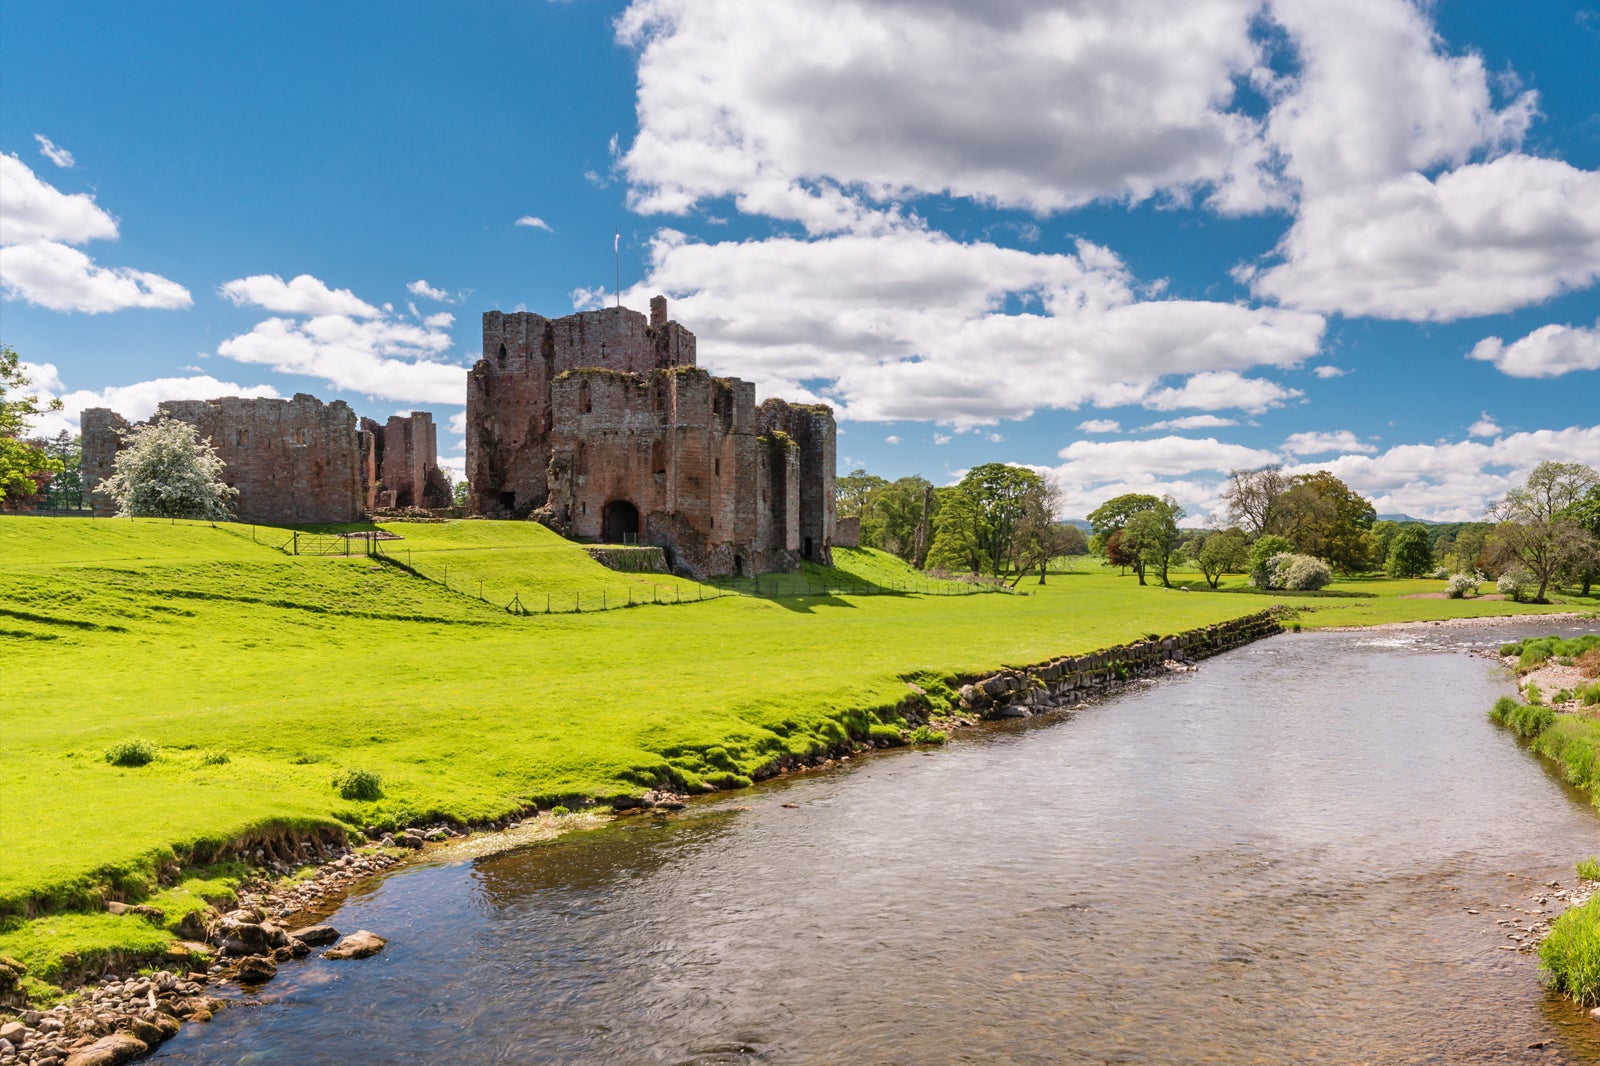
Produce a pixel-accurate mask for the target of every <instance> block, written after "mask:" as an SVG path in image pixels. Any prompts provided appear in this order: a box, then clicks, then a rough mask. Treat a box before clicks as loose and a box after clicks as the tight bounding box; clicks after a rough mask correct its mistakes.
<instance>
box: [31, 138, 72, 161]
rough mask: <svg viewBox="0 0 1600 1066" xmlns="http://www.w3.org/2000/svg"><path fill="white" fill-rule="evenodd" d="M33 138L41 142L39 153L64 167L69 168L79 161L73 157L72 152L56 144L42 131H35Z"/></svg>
mask: <svg viewBox="0 0 1600 1066" xmlns="http://www.w3.org/2000/svg"><path fill="white" fill-rule="evenodd" d="M33 139H34V140H36V141H38V142H39V154H40V155H42V156H44V157H45V158H46V159H48V160H50V162H52V163H54V164H55V165H56V166H58V167H61V168H62V169H68V168H70V167H71V166H72V164H73V163H75V162H77V161H76V160H75V159H73V158H72V153H71V152H69V151H67V150H66V149H65V148H62V147H61V146H60V145H58V144H56V143H55V142H54V141H52V140H51V139H50V138H48V137H46V136H45V135H44V134H42V133H35V134H34V135H33Z"/></svg>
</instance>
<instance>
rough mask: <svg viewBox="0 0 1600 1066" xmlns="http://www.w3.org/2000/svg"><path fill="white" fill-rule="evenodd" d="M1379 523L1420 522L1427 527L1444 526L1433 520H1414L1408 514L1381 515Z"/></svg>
mask: <svg viewBox="0 0 1600 1066" xmlns="http://www.w3.org/2000/svg"><path fill="white" fill-rule="evenodd" d="M1378 521H1380V522H1401V523H1404V522H1420V523H1421V524H1422V525H1425V526H1437V525H1442V524H1443V523H1440V522H1434V521H1431V520H1429V519H1427V518H1412V517H1411V516H1410V515H1408V514H1381V515H1379V516H1378Z"/></svg>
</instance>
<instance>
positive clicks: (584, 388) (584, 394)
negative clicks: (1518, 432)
mask: <svg viewBox="0 0 1600 1066" xmlns="http://www.w3.org/2000/svg"><path fill="white" fill-rule="evenodd" d="M578 408H579V409H580V410H581V411H583V413H584V414H588V413H589V412H590V411H592V410H594V401H593V400H592V399H590V397H589V382H588V381H587V380H585V381H584V382H583V383H582V384H581V385H579V386H578Z"/></svg>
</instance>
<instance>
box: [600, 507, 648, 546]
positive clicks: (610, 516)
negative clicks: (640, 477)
mask: <svg viewBox="0 0 1600 1066" xmlns="http://www.w3.org/2000/svg"><path fill="white" fill-rule="evenodd" d="M601 521H602V523H603V524H602V527H601V534H600V535H601V537H602V538H603V539H604V540H605V542H606V543H607V544H637V543H639V508H637V507H635V506H634V505H633V504H631V503H629V502H628V501H627V500H613V501H611V502H610V503H608V504H606V510H605V515H604V517H603V518H602V520H601Z"/></svg>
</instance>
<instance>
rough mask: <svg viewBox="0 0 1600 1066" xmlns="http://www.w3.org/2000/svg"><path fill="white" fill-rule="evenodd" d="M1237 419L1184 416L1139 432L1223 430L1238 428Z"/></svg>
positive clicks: (1156, 423) (1214, 416) (1164, 420)
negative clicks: (1232, 427)
mask: <svg viewBox="0 0 1600 1066" xmlns="http://www.w3.org/2000/svg"><path fill="white" fill-rule="evenodd" d="M1238 424H1239V420H1238V419H1236V418H1223V417H1221V416H1219V415H1184V416H1183V417H1182V418H1167V419H1163V420H1161V421H1160V422H1152V423H1150V424H1149V425H1148V426H1140V427H1139V432H1141V433H1145V432H1148V431H1150V430H1152V429H1221V428H1223V427H1224V426H1237V425H1238Z"/></svg>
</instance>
